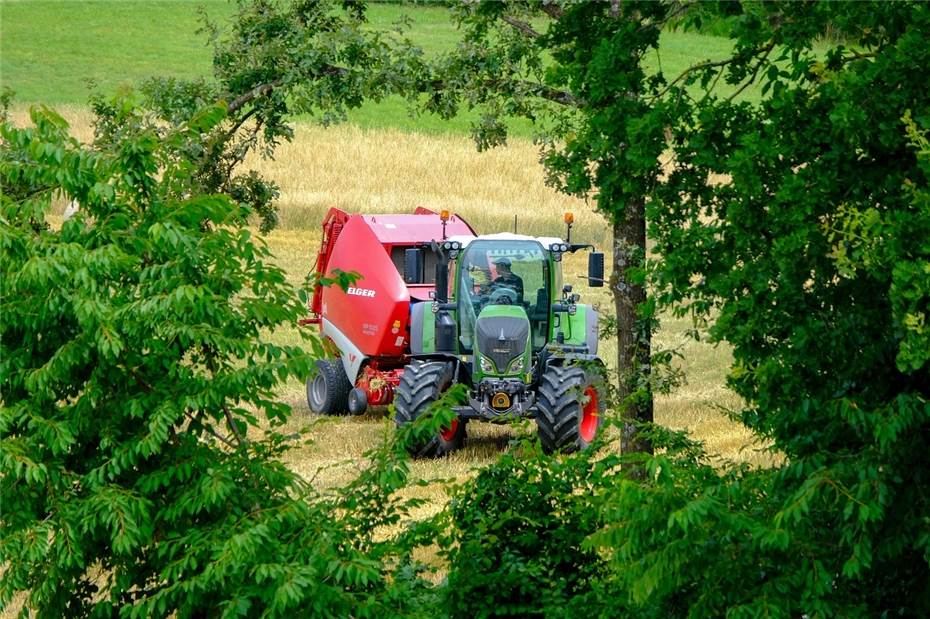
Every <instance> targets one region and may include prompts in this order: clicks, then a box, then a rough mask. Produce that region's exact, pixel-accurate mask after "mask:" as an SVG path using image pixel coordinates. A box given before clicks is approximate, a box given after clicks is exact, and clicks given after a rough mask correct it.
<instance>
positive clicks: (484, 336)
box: [475, 316, 530, 373]
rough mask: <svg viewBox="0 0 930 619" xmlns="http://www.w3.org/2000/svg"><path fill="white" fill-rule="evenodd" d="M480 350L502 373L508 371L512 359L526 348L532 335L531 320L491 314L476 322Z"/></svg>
mask: <svg viewBox="0 0 930 619" xmlns="http://www.w3.org/2000/svg"><path fill="white" fill-rule="evenodd" d="M475 335H476V337H477V340H478V351H479V352H480V353H481V354H483V355H484V356H485V357H489V358H490V359H491V360H492V361H493V362H494V365H495V366H497V369H498V371H499V372H500V373H504V372H506V371H507V365H508V364H509V363H510V361H511V360H512V359H513V358H514V357H517V356H519V355H522V354H523V352H524V351H525V350H526V344H527V342H528V341H529V336H530V321H528V320H527V319H526V318H517V317H512V316H489V317H487V318H479V319H478V321H477V323H475Z"/></svg>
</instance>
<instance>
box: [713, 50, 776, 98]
mask: <svg viewBox="0 0 930 619" xmlns="http://www.w3.org/2000/svg"><path fill="white" fill-rule="evenodd" d="M774 47H775V46H774V45H770V46H769V48H768V49H767V50H765V53H764V54H762V55H761V56H759V59H758V60H757V61H756V66H755V67H753V69H752V74H751V75H750V76H749V78H748V79H747V80H746V81H745V82H743V85H742V86H740V87H739V88H737V89H736V91H735V92H734V93H733V94H732V95H730V96H729V97H727V103H729V102H730V101H732V100H733V99H735V98H736V97H737V96H739V94H740V93H741V92H743V91H744V90H746V88H747V87H748V86H749V85H750V84H752V83H753V82H755V81H756V76H757V75H759V69H761V68H762V63H764V62H765V59H766V58H768V57H769V54H771V53H772V49H773V48H774ZM721 73H722V71H721Z"/></svg>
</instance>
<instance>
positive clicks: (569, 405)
mask: <svg viewBox="0 0 930 619" xmlns="http://www.w3.org/2000/svg"><path fill="white" fill-rule="evenodd" d="M589 385H594V386H595V388H597V380H596V376H594V375H592V374H591V373H589V372H586V371H585V370H584V369H583V368H581V367H579V366H577V365H564V366H562V365H551V366H549V367H548V368H547V370H546V372H545V373H544V374H543V375H542V379H541V380H540V384H539V389H538V391H537V396H536V428H537V433H538V435H539V441H540V443H541V444H542V448H543V451H545V452H546V453H554V452H561V453H570V452H573V451H577V450H579V449H584V448H585V447H587V446H588V444H587V443H586V442H585V441H584V439H582V438H581V436H580V434H579V427H580V423H581V414H582V407H581V402H580V398H581V396H582V393H583V392H584V390H585V388H586V387H588V386H589ZM598 391H599V392H600V391H601V390H600V389H598ZM598 404H599V408H600V411H599V412H600V413H603V411H604V408H605V407H604V399H603V396H601V397H599V398H598Z"/></svg>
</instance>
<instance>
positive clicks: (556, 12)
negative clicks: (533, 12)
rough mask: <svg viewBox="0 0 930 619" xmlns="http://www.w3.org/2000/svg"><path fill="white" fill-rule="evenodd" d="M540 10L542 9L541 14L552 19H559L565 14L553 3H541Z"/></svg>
mask: <svg viewBox="0 0 930 619" xmlns="http://www.w3.org/2000/svg"><path fill="white" fill-rule="evenodd" d="M540 8H541V9H542V11H543V13H545V14H546V15H548V16H549V17H551V18H552V19H559V18H560V17H562V15H564V13H565V12H564V11H563V10H562V7H560V6H559V5H558V4H556V3H554V2H543V3H542V6H541V7H540Z"/></svg>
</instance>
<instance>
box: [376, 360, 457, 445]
mask: <svg viewBox="0 0 930 619" xmlns="http://www.w3.org/2000/svg"><path fill="white" fill-rule="evenodd" d="M451 380H452V376H451V371H450V368H449V365H448V364H446V363H442V362H435V361H434V362H429V361H426V362H424V361H414V362H413V363H411V364H410V365H408V366H407V367H406V368H404V373H403V375H402V376H401V379H400V384H399V385H398V386H397V389H395V390H394V411H395V412H394V422H395V423H396V424H397V425H398V426H401V425H404V424H407V423H412V422H413V421H414V420H416V419H417V418H418V417H419V416H420V415H422V414H423V413H425V412H426V411H427V410H428V409H429V407H430V405H431V404H432V403H433V402H435V401H436V400H438V399H439V396H440V395H441V394H442V392H443V391H444V390H445V388H446V387H448V385H449V383H450V381H451ZM464 439H465V422H464V420H462V419H460V420H459V425H458V431H457V432H456V433H455V436H454V437H453V438H452V440H449V441H446V440H443V438H442V437H441V436H440V435H439V434H436V435H435V436H434V437H432V438H431V439H430V440H429V441H427V442H426V443H425V444H422V445H412V446H408V451H409V452H410V455H412V456H413V457H415V458H438V457H440V456H444V455H446V454H447V453H450V452H452V451H455V450H456V449H459V448H460V447H461V446H462V443H463V442H464Z"/></svg>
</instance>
